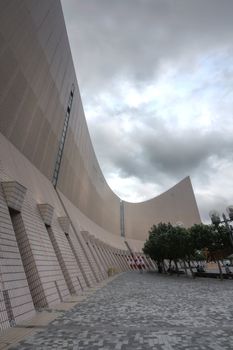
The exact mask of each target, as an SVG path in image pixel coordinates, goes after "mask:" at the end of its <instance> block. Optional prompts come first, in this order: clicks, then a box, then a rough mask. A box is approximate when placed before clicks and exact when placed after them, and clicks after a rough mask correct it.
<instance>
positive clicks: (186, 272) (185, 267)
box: [183, 260, 188, 276]
mask: <svg viewBox="0 0 233 350" xmlns="http://www.w3.org/2000/svg"><path fill="white" fill-rule="evenodd" d="M183 264H184V271H185V274H186V276H188V271H187V266H186V263H185V260H183Z"/></svg>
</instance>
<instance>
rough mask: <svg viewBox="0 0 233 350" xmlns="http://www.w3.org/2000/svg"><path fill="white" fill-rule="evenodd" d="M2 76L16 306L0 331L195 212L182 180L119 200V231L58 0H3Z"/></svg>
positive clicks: (6, 213)
mask: <svg viewBox="0 0 233 350" xmlns="http://www.w3.org/2000/svg"><path fill="white" fill-rule="evenodd" d="M0 77H1V79H0V181H1V183H2V186H1V191H0V224H1V223H2V225H1V226H0V227H1V228H0V238H1V239H2V242H3V245H4V249H3V251H5V255H4V254H3V253H1V252H0V267H4V268H2V270H3V271H4V272H3V274H2V277H1V280H0V286H1V288H0V290H4V293H5V294H4V295H3V296H2V298H3V299H4V298H6V297H7V295H8V294H9V295H8V297H9V298H10V300H11V301H12V306H11V308H12V310H13V311H12V310H11V312H10V311H9V310H8V311H9V312H8V311H7V315H8V316H7V317H6V318H5V319H4V318H3V321H2V323H1V322H0V329H1V328H4V327H7V326H9V322H10V321H12V320H9V317H13V316H14V322H16V323H17V322H18V321H20V320H22V319H25V318H27V317H29V316H31V315H32V314H33V312H34V308H35V307H43V306H48V305H51V304H53V303H55V302H58V301H59V300H60V301H61V300H63V298H66V297H67V296H68V295H70V293H73V292H77V293H78V292H79V290H80V289H82V288H83V287H85V286H90V285H92V284H94V283H97V282H98V281H100V280H101V279H103V278H105V277H106V273H107V268H108V267H111V266H115V267H116V268H117V269H119V270H122V269H126V268H127V263H126V260H124V259H125V256H126V255H127V254H130V253H131V251H130V252H129V251H128V247H129V246H130V247H131V250H135V251H139V250H140V249H141V248H142V246H143V242H144V241H145V239H146V238H147V233H148V229H149V228H150V227H151V226H152V225H153V224H156V223H158V222H160V221H164V222H167V221H170V222H172V223H176V222H177V221H182V222H183V223H184V224H185V225H186V226H190V225H192V224H194V223H199V222H200V216H199V213H198V209H197V205H196V201H195V197H194V194H193V190H192V186H191V183H190V180H189V178H185V179H184V180H183V181H181V182H180V183H179V184H177V185H176V186H174V187H173V188H171V189H170V190H169V191H167V192H165V193H164V194H162V195H160V196H158V197H156V198H154V199H152V200H149V201H146V202H143V203H137V204H133V203H128V202H124V234H125V237H121V231H122V229H121V224H120V223H121V214H120V199H119V197H118V196H116V195H115V194H114V193H113V191H112V190H111V189H110V188H109V186H108V184H107V182H106V180H105V178H104V176H103V174H102V171H101V169H100V167H99V164H98V161H97V159H96V156H95V152H94V150H93V146H92V143H91V140H90V136H89V132H88V127H87V124H86V120H85V116H84V112H83V107H82V101H81V98H80V94H79V89H78V83H77V79H76V75H75V71H74V66H73V62H72V57H71V52H70V47H69V42H68V38H67V33H66V28H65V23H64V18H63V14H62V9H61V4H60V2H59V1H52V0H40V1H35V0H31V1H14V0H9V1H1V2H0ZM71 100H72V103H71ZM64 130H65V131H66V133H65V134H62V133H64ZM61 144H62V145H63V146H64V148H63V149H62V151H63V152H62V151H61V154H60V156H61V157H60V158H61V163H59V167H57V170H56V171H57V172H56V174H57V173H58V172H59V176H58V182H57V187H56V190H55V189H54V187H53V185H52V180H53V179H54V174H55V172H54V169H55V164H57V163H56V162H57V161H58V159H59V147H60V150H61ZM22 193H24V198H23V200H22V203H21V207H20V209H19V210H18V209H15V208H14V205H15V204H14V203H15V201H16V202H17V201H19V198H21V197H22V196H23V195H22ZM8 196H10V197H11V200H8ZM41 204H43V206H41ZM38 205H40V206H38ZM41 208H43V211H45V213H44V212H43V213H42V212H41ZM42 214H43V215H45V216H46V220H47V219H48V217H49V215H50V216H51V217H50V219H51V220H50V222H49V224H47V221H46V220H45V219H44V216H43V215H42ZM44 220H45V221H44ZM66 230H67V231H69V232H66ZM125 240H127V241H128V245H129V246H126V245H125V242H124V241H125ZM45 247H46V248H45ZM7 256H8V259H6V257H7ZM15 259H16V260H17V263H18V268H15V267H14V266H16V265H15ZM44 261H47V262H48V264H47V265H46V264H45V263H44ZM45 265H46V268H45V267H44V266H45ZM19 266H20V267H19ZM14 269H15V270H14ZM13 270H14V271H13ZM10 271H11V272H12V271H13V272H14V277H13V275H11V277H10V279H9V274H10V273H11V272H10ZM54 271H55V272H54ZM17 274H18V275H17ZM16 275H17V276H18V277H17V276H16ZM15 276H16V277H17V278H16V277H15ZM16 280H17V282H16ZM16 290H17V293H18V294H17V293H16ZM38 290H39V291H40V292H38ZM8 292H9V293H8ZM1 293H2V292H1V291H0V294H1ZM7 293H8V294H7ZM16 294H17V295H18V296H17V297H16V296H15V295H16ZM25 295H27V296H28V297H27V298H26V297H25ZM0 297H1V295H0ZM4 300H5V299H4ZM22 310H24V311H23V312H22ZM2 312H3V311H2ZM4 312H5V314H6V310H5V311H4ZM0 313H1V310H0ZM5 314H4V315H5ZM9 315H13V316H9ZM12 322H13V321H12Z"/></svg>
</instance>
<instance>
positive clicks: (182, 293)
mask: <svg viewBox="0 0 233 350" xmlns="http://www.w3.org/2000/svg"><path fill="white" fill-rule="evenodd" d="M232 300H233V281H231V280H226V281H223V282H221V281H220V280H214V279H202V278H197V279H195V280H192V279H189V278H186V277H183V276H182V277H181V276H180V277H176V276H174V277H173V276H159V275H157V274H155V273H154V274H152V273H151V274H150V273H143V274H140V273H137V272H128V273H124V274H121V275H120V276H119V277H118V278H116V279H115V280H113V281H112V282H111V283H109V284H108V285H107V286H105V287H104V288H102V289H101V290H98V291H97V292H96V293H94V294H93V295H91V296H90V297H89V298H88V299H86V300H85V301H83V302H81V303H80V304H79V305H77V306H75V307H74V308H73V309H71V310H70V311H67V312H64V313H63V314H62V315H61V316H60V317H59V318H58V319H56V320H54V321H53V322H52V323H50V324H49V326H48V327H47V328H46V329H45V330H42V331H41V332H40V333H37V334H36V335H34V336H31V337H29V338H28V339H27V340H26V341H23V342H21V343H19V345H17V346H15V347H12V348H11V349H14V350H16V349H17V350H18V349H20V350H24V349H25V350H29V349H30V350H31V349H38V350H39V349H41V350H42V349H50V350H51V349H54V350H55V349H58V350H59V349H74V350H84V349H85V350H100V349H101V350H131V349H132V350H150V349H158V350H187V349H190V350H191V349H192V350H209V349H212V350H230V349H231V350H232V349H233V324H232V321H233V302H232Z"/></svg>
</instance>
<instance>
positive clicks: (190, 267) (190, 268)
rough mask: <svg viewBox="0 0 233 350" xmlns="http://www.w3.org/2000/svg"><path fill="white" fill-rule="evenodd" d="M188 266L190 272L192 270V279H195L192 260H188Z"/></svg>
mask: <svg viewBox="0 0 233 350" xmlns="http://www.w3.org/2000/svg"><path fill="white" fill-rule="evenodd" d="M188 266H189V270H190V272H191V275H192V278H195V276H194V273H193V269H192V266H191V264H190V260H188Z"/></svg>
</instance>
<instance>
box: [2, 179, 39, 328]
mask: <svg viewBox="0 0 233 350" xmlns="http://www.w3.org/2000/svg"><path fill="white" fill-rule="evenodd" d="M4 291H6V292H5V296H6V295H8V296H9V298H10V307H11V308H12V314H13V318H14V321H15V322H16V323H18V322H19V321H22V320H25V319H27V318H30V317H32V316H33V315H34V313H35V310H34V305H33V302H32V298H31V294H30V291H29V287H28V283H27V279H26V275H25V271H24V268H23V263H22V260H21V256H20V252H19V248H18V244H17V241H16V237H15V233H14V230H13V226H12V222H11V218H10V214H9V210H8V207H7V204H6V201H5V198H4V194H3V190H2V187H1V185H0V329H3V328H5V327H7V326H8V325H9V321H8V316H9V313H8V315H7V312H6V305H5V304H6V300H5V301H4V297H3V296H4V295H3V292H4ZM6 293H7V294H6Z"/></svg>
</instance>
